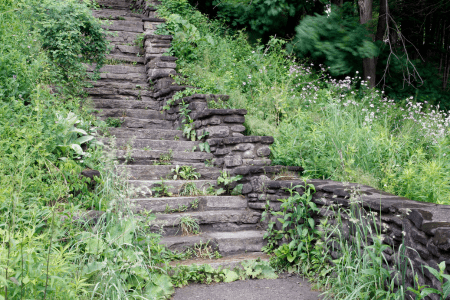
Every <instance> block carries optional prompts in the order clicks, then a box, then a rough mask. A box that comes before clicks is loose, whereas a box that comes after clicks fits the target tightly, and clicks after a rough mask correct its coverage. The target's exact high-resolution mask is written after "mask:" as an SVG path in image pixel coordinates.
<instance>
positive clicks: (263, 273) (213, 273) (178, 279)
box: [171, 259, 278, 287]
mask: <svg viewBox="0 0 450 300" xmlns="http://www.w3.org/2000/svg"><path fill="white" fill-rule="evenodd" d="M241 266H242V269H241V268H235V269H234V270H229V269H221V268H218V269H214V268H213V267H212V266H210V265H208V264H204V265H196V264H194V265H190V266H176V267H174V268H173V275H172V276H171V279H172V283H173V284H174V286H176V287H182V286H184V285H188V284H189V283H190V282H197V283H206V284H210V283H212V282H233V281H236V280H245V279H254V278H257V279H275V278H277V277H278V276H277V274H276V273H275V270H274V269H273V268H272V267H271V266H270V264H269V262H267V261H261V260H260V259H256V260H248V261H244V262H242V263H241Z"/></svg>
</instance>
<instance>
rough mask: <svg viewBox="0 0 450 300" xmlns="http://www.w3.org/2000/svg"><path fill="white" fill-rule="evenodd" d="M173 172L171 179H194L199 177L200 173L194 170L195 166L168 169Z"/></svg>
mask: <svg viewBox="0 0 450 300" xmlns="http://www.w3.org/2000/svg"><path fill="white" fill-rule="evenodd" d="M170 171H171V172H172V173H173V180H177V179H181V180H196V179H199V178H200V173H198V172H195V168H194V167H192V166H179V165H176V166H175V168H173V169H172V170H170Z"/></svg>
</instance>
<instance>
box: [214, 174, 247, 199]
mask: <svg viewBox="0 0 450 300" xmlns="http://www.w3.org/2000/svg"><path fill="white" fill-rule="evenodd" d="M241 179H242V175H236V176H230V174H229V173H228V172H227V171H222V172H221V173H220V176H219V177H218V178H217V184H218V185H222V186H224V187H225V189H223V188H219V189H218V190H217V194H218V195H220V194H223V193H225V192H227V193H229V194H231V195H240V194H241V193H242V187H243V185H242V184H238V185H236V186H235V187H234V188H233V190H231V184H232V183H233V182H236V181H239V180H241Z"/></svg>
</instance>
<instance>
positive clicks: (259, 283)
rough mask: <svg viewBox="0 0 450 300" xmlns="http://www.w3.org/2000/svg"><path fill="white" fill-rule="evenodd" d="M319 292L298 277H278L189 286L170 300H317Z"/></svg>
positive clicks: (287, 275) (181, 289) (178, 291)
mask: <svg viewBox="0 0 450 300" xmlns="http://www.w3.org/2000/svg"><path fill="white" fill-rule="evenodd" d="M319 295H320V292H317V291H312V290H311V285H310V284H309V283H308V282H307V281H306V280H303V279H302V278H301V277H298V276H295V275H294V276H290V275H289V274H281V275H280V276H279V278H278V279H274V280H269V279H261V280H242V281H235V282H231V283H217V284H210V285H205V284H191V285H188V286H186V287H183V288H178V289H176V290H175V294H174V296H173V298H172V300H240V299H245V300H265V299H268V300H269V299H270V300H277V299H282V300H290V299H298V300H318V299H323V297H320V296H319Z"/></svg>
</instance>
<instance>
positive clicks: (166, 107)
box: [163, 83, 202, 110]
mask: <svg viewBox="0 0 450 300" xmlns="http://www.w3.org/2000/svg"><path fill="white" fill-rule="evenodd" d="M177 84H179V83H177ZM201 92H202V91H201V90H199V89H193V88H187V89H185V90H183V91H178V92H176V93H175V94H174V95H173V96H172V98H171V99H169V100H167V101H166V105H164V106H163V110H169V109H170V107H171V106H172V105H174V104H175V103H176V101H177V100H180V99H182V98H184V97H189V96H192V95H194V94H199V93H201ZM182 103H183V105H185V104H184V101H182Z"/></svg>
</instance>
